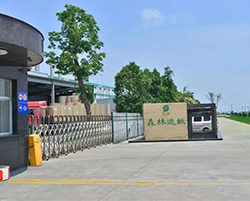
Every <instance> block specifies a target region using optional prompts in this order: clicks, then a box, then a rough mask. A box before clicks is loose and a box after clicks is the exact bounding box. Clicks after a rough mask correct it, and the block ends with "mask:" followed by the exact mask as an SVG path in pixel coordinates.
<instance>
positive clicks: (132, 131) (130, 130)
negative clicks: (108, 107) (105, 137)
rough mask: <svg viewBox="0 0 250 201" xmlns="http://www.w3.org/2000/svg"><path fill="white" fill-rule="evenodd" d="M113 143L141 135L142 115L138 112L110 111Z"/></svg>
mask: <svg viewBox="0 0 250 201" xmlns="http://www.w3.org/2000/svg"><path fill="white" fill-rule="evenodd" d="M111 117H112V130H113V131H112V132H113V137H112V138H113V139H112V141H113V143H119V142H122V141H126V140H128V139H132V138H135V137H138V136H141V135H143V117H142V116H141V114H139V113H112V114H111Z"/></svg>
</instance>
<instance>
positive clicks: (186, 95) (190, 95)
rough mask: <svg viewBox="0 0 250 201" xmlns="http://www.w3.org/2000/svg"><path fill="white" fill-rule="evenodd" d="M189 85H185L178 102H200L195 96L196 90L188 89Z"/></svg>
mask: <svg viewBox="0 0 250 201" xmlns="http://www.w3.org/2000/svg"><path fill="white" fill-rule="evenodd" d="M187 88H188V86H184V87H183V90H182V91H181V92H180V94H179V98H178V102H186V103H187V104H197V103H200V102H199V101H198V100H196V99H195V98H194V92H191V91H189V90H187Z"/></svg>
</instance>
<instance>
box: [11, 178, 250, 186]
mask: <svg viewBox="0 0 250 201" xmlns="http://www.w3.org/2000/svg"><path fill="white" fill-rule="evenodd" d="M7 183H10V184H58V185H120V184H122V185H126V186H212V185H250V182H248V181H242V182H224V180H217V181H215V182H154V181H148V180H136V181H133V180H128V181H123V180H108V179H103V180H101V179H100V180H99V179H75V180H74V179H58V180H52V179H18V178H13V179H10V180H9V181H8V182H7Z"/></svg>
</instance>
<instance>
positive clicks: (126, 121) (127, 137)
mask: <svg viewBox="0 0 250 201" xmlns="http://www.w3.org/2000/svg"><path fill="white" fill-rule="evenodd" d="M126 132H127V140H128V113H127V112H126Z"/></svg>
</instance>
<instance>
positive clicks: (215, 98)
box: [206, 92, 222, 107]
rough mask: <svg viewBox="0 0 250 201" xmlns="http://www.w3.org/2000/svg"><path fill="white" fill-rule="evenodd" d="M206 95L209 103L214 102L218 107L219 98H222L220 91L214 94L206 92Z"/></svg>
mask: <svg viewBox="0 0 250 201" xmlns="http://www.w3.org/2000/svg"><path fill="white" fill-rule="evenodd" d="M206 97H207V99H208V101H209V102H211V103H215V102H216V105H217V107H218V105H219V102H220V100H221V99H222V95H221V94H220V93H218V94H216V93H214V92H208V94H206Z"/></svg>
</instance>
